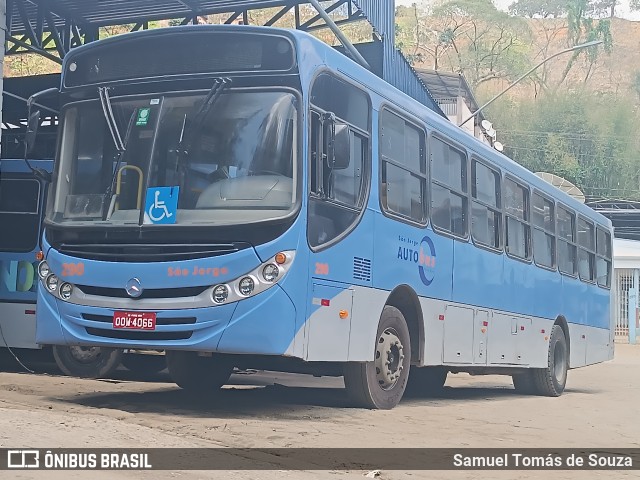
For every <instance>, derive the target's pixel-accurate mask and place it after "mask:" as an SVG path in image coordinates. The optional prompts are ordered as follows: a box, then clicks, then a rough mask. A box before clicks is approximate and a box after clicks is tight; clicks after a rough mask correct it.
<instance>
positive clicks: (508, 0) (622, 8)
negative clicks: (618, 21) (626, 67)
mask: <svg viewBox="0 0 640 480" xmlns="http://www.w3.org/2000/svg"><path fill="white" fill-rule="evenodd" d="M425 2H428V0H396V5H411V4H412V3H418V4H420V3H425ZM513 2H514V0H493V3H495V5H496V6H497V7H498V8H500V9H503V10H506V9H507V8H508V7H509V5H511V4H512V3H513ZM616 16H618V17H621V18H626V19H628V20H640V12H633V13H632V12H631V11H630V10H629V0H621V1H620V5H619V6H618V7H617V9H616Z"/></svg>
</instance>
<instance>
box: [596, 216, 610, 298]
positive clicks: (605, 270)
mask: <svg viewBox="0 0 640 480" xmlns="http://www.w3.org/2000/svg"><path fill="white" fill-rule="evenodd" d="M596 253H597V257H596V278H597V281H598V285H600V286H601V287H607V288H608V287H610V286H611V234H610V233H609V232H606V231H604V230H603V229H601V228H599V227H598V229H597V234H596Z"/></svg>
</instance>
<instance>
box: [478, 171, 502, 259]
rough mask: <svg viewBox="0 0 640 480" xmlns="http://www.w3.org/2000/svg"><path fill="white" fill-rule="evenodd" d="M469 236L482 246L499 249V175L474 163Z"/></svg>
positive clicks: (500, 234)
mask: <svg viewBox="0 0 640 480" xmlns="http://www.w3.org/2000/svg"><path fill="white" fill-rule="evenodd" d="M471 182H472V183H471V185H472V187H471V196H472V197H473V201H472V203H471V236H472V237H473V239H474V240H475V241H476V242H478V243H480V244H483V245H486V246H489V247H492V248H500V247H501V242H500V238H501V237H502V231H501V218H502V215H501V214H500V212H499V210H498V209H499V207H500V205H499V199H500V174H499V173H498V172H497V171H495V170H492V169H490V168H489V167H487V166H486V165H484V164H482V163H480V162H477V161H474V162H473V164H472V171H471Z"/></svg>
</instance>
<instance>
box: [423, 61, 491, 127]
mask: <svg viewBox="0 0 640 480" xmlns="http://www.w3.org/2000/svg"><path fill="white" fill-rule="evenodd" d="M417 73H418V76H419V77H420V79H421V80H422V81H423V82H424V83H425V85H426V86H427V88H428V89H429V92H430V93H431V96H433V98H434V99H435V100H436V102H441V101H444V102H451V101H453V103H455V99H457V98H458V97H461V98H462V99H463V101H464V103H465V104H466V105H467V107H468V108H469V111H470V112H471V113H475V112H476V111H477V110H478V108H479V107H480V105H479V104H478V102H477V101H476V98H475V96H474V95H473V91H472V90H471V87H470V86H469V83H468V82H467V80H466V78H464V76H463V75H462V74H458V73H447V72H441V71H438V70H425V69H418V70H417ZM484 118H485V117H484V114H483V113H482V112H480V113H479V114H478V115H477V116H476V123H477V124H479V123H480V122H481V121H482V120H483V119H484Z"/></svg>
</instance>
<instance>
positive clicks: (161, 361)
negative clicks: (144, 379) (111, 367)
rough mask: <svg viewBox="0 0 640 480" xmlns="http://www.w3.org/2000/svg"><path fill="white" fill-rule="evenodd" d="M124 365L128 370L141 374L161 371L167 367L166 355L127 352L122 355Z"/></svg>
mask: <svg viewBox="0 0 640 480" xmlns="http://www.w3.org/2000/svg"><path fill="white" fill-rule="evenodd" d="M122 365H124V366H125V367H127V369H128V370H130V371H132V372H134V373H139V374H147V375H149V374H154V373H159V372H161V371H162V370H164V369H165V368H167V362H166V361H165V358H164V355H154V354H149V355H147V354H144V353H125V354H124V355H123V356H122Z"/></svg>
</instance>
